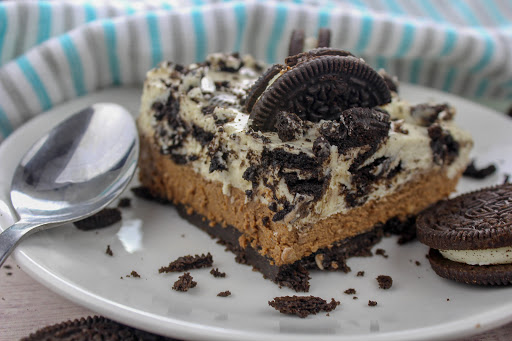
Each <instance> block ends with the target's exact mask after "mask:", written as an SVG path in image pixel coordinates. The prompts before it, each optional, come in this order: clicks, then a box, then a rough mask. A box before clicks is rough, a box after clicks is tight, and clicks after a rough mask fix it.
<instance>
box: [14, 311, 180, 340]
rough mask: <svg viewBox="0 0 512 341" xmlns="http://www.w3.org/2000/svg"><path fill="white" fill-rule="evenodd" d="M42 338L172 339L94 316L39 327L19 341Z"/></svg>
mask: <svg viewBox="0 0 512 341" xmlns="http://www.w3.org/2000/svg"><path fill="white" fill-rule="evenodd" d="M42 340H75V341H90V340H140V341H160V340H162V341H163V340H169V341H171V340H173V339H169V338H166V337H163V336H159V335H155V334H151V333H148V332H145V331H142V330H138V329H135V328H132V327H128V326H126V325H123V324H120V323H117V322H114V321H112V320H109V319H107V318H105V317H100V316H94V317H90V316H89V317H87V318H81V319H80V320H74V321H71V320H69V321H67V322H62V323H59V324H55V325H52V326H48V327H44V328H42V329H39V330H38V331H36V332H35V333H32V334H30V335H29V336H28V337H25V338H22V339H21V341H42Z"/></svg>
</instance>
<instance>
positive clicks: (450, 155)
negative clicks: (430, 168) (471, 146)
mask: <svg viewBox="0 0 512 341" xmlns="http://www.w3.org/2000/svg"><path fill="white" fill-rule="evenodd" d="M428 136H429V137H430V148H431V149H432V154H433V158H434V162H435V163H437V164H439V165H441V164H443V163H445V164H448V165H449V164H451V163H452V162H453V161H455V159H456V158H457V156H459V142H457V141H455V139H454V138H453V136H452V135H451V134H450V132H449V131H448V130H444V129H443V128H442V127H441V126H440V125H439V124H437V123H434V124H432V125H431V126H430V127H428Z"/></svg>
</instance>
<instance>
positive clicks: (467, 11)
mask: <svg viewBox="0 0 512 341" xmlns="http://www.w3.org/2000/svg"><path fill="white" fill-rule="evenodd" d="M450 3H451V4H452V5H453V6H454V7H455V9H456V10H457V11H458V12H459V13H461V14H462V15H464V17H465V18H466V21H467V22H468V24H470V25H471V26H473V27H476V29H477V30H478V31H479V32H480V35H481V38H483V39H484V40H485V48H484V52H483V54H482V57H481V58H480V60H479V61H478V62H477V63H476V64H475V65H474V66H473V67H472V68H471V69H470V71H471V72H479V71H481V70H482V69H484V68H485V67H486V66H487V65H488V64H489V62H490V61H491V59H492V56H493V54H494V41H493V39H492V37H491V36H490V35H489V33H488V32H487V31H485V30H484V29H482V28H481V26H482V25H481V23H480V21H479V20H478V18H477V17H476V15H475V14H474V13H473V11H472V10H471V8H470V7H469V6H468V5H467V4H466V3H465V2H464V1H461V0H453V1H451V2H450Z"/></svg>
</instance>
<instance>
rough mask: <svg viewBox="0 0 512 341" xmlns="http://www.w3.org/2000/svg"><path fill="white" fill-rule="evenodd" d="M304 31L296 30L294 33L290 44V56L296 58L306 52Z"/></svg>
mask: <svg viewBox="0 0 512 341" xmlns="http://www.w3.org/2000/svg"><path fill="white" fill-rule="evenodd" d="M304 39H305V35H304V30H301V29H295V30H293V31H292V35H291V37H290V44H289V45H288V55H289V56H294V55H296V54H299V53H301V52H302V51H304Z"/></svg>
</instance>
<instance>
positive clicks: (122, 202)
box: [117, 198, 132, 208]
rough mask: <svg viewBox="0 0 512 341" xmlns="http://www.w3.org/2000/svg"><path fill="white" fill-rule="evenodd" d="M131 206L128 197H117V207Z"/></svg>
mask: <svg viewBox="0 0 512 341" xmlns="http://www.w3.org/2000/svg"><path fill="white" fill-rule="evenodd" d="M131 206H132V199H130V198H121V199H119V203H118V204H117V207H119V208H128V207H131Z"/></svg>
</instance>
